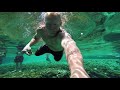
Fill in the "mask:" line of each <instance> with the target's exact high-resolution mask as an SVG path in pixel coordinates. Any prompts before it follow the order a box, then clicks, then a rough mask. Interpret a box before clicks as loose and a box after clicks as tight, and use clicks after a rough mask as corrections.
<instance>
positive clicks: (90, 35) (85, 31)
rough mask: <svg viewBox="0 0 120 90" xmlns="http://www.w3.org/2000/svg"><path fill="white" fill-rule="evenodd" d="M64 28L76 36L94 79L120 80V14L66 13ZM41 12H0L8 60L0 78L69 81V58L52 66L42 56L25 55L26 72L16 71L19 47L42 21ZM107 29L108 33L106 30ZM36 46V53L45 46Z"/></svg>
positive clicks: (0, 47) (1, 40) (0, 67)
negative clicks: (65, 79) (16, 57)
mask: <svg viewBox="0 0 120 90" xmlns="http://www.w3.org/2000/svg"><path fill="white" fill-rule="evenodd" d="M62 14H63V16H64V17H66V18H67V21H66V23H65V24H64V26H63V27H64V28H65V29H66V30H67V31H68V32H69V33H70V34H71V35H72V37H73V39H74V40H75V41H76V43H77V46H78V47H79V49H80V51H81V52H82V55H83V60H84V67H85V69H86V71H87V72H88V74H89V75H90V77H92V78H120V48H119V46H120V29H119V28H120V24H119V23H120V20H119V19H118V18H120V13H119V12H111V13H110V12H74V13H73V12H66V13H65V12H64V13H62ZM40 15H41V12H0V52H3V51H4V50H3V48H6V51H7V54H6V57H3V58H2V59H1V60H2V64H0V78H69V75H70V72H69V68H68V64H67V61H66V57H65V55H63V57H62V59H61V60H60V61H59V62H56V61H55V60H54V58H53V56H52V55H50V60H51V63H50V62H48V61H47V60H46V54H45V55H42V56H35V55H34V54H33V55H32V56H27V55H24V61H23V70H22V72H12V71H13V70H14V69H15V63H14V58H15V56H16V52H17V48H16V46H18V45H21V44H22V45H26V44H27V43H28V42H29V41H30V40H31V38H32V36H33V35H34V33H35V32H34V30H35V28H36V27H37V26H38V23H39V21H40V20H41V16H40ZM104 29H105V30H104ZM42 44H43V43H38V44H36V45H35V46H33V47H32V50H33V52H35V51H36V49H37V48H38V47H39V46H40V45H42Z"/></svg>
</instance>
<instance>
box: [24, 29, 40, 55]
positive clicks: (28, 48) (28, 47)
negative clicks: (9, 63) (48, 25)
mask: <svg viewBox="0 0 120 90" xmlns="http://www.w3.org/2000/svg"><path fill="white" fill-rule="evenodd" d="M40 40H41V37H40V35H39V31H38V30H37V32H36V34H35V35H34V36H33V38H32V39H31V41H30V42H29V43H28V44H27V45H26V46H25V47H24V48H23V50H22V52H23V53H25V54H27V55H31V54H32V51H31V46H33V45H34V44H36V43H37V42H39V41H40Z"/></svg>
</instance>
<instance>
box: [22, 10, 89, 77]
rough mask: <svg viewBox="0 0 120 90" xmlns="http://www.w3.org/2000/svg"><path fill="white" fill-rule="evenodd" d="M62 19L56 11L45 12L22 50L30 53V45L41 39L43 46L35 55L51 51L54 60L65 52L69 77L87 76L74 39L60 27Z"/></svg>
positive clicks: (58, 58) (57, 59)
mask: <svg viewBox="0 0 120 90" xmlns="http://www.w3.org/2000/svg"><path fill="white" fill-rule="evenodd" d="M61 25H62V20H61V15H60V14H59V13H58V12H46V13H45V15H44V25H41V26H40V27H39V28H38V29H37V30H36V34H35V35H34V37H33V38H32V39H31V41H30V42H29V43H28V44H27V45H26V46H25V47H24V49H23V50H22V52H24V53H26V54H27V55H31V53H32V52H31V46H33V45H34V44H36V43H37V42H39V41H40V40H41V38H42V39H43V41H44V42H45V45H44V46H41V47H40V48H39V49H38V50H37V51H36V52H35V55H36V56H40V55H43V54H45V53H51V54H52V55H53V56H54V59H55V60H56V61H59V60H60V59H61V57H62V55H63V52H65V55H66V59H67V61H68V65H69V69H70V73H71V76H70V78H89V75H88V74H87V73H86V71H85V69H84V67H83V60H82V59H83V58H82V55H81V52H80V50H79V48H78V47H77V46H76V43H75V41H74V40H73V39H72V38H71V36H70V34H69V33H67V32H66V31H65V30H64V29H62V28H61Z"/></svg>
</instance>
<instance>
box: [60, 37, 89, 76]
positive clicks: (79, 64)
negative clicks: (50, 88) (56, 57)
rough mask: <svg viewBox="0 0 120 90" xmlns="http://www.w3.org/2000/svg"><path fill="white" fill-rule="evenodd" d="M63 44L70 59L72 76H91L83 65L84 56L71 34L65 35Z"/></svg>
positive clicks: (68, 59) (67, 57)
mask: <svg viewBox="0 0 120 90" xmlns="http://www.w3.org/2000/svg"><path fill="white" fill-rule="evenodd" d="M61 45H62V47H63V48H64V51H65V54H66V59H67V61H68V65H69V69H70V73H71V76H70V78H89V75H88V74H87V72H86V71H85V69H84V66H83V57H82V55H81V52H80V50H79V48H78V47H77V46H76V43H75V41H74V40H73V39H72V38H71V37H70V36H69V35H64V37H63V38H62V42H61Z"/></svg>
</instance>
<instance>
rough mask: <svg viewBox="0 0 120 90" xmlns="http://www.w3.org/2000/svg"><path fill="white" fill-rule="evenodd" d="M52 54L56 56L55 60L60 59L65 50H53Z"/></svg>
mask: <svg viewBox="0 0 120 90" xmlns="http://www.w3.org/2000/svg"><path fill="white" fill-rule="evenodd" d="M52 54H53V56H54V59H55V61H60V60H61V58H62V56H63V51H59V52H53V53H52Z"/></svg>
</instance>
